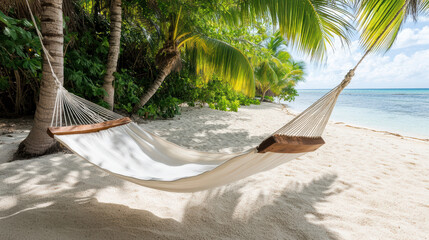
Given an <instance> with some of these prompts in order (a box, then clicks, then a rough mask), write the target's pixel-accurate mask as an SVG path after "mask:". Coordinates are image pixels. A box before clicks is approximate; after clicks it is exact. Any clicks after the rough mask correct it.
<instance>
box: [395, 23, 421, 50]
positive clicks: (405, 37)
mask: <svg viewBox="0 0 429 240" xmlns="http://www.w3.org/2000/svg"><path fill="white" fill-rule="evenodd" d="M427 44H429V26H425V27H423V28H421V29H411V28H405V29H403V30H402V31H401V32H399V34H398V37H397V39H396V41H395V44H394V45H393V49H401V48H407V47H413V46H418V45H427Z"/></svg>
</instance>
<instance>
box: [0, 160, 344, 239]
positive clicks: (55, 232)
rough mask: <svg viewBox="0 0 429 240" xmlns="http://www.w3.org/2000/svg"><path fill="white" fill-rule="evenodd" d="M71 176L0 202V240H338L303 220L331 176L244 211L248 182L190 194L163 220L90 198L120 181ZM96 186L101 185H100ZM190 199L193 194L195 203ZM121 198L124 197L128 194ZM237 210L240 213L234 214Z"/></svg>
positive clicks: (326, 191)
mask: <svg viewBox="0 0 429 240" xmlns="http://www.w3.org/2000/svg"><path fill="white" fill-rule="evenodd" d="M54 163H55V162H54ZM73 164H75V165H74V168H73V169H72V172H73V171H74V170H76V169H79V168H82V167H85V166H82V163H81V162H80V161H76V163H73ZM54 165H55V164H54ZM68 165H70V164H68ZM72 166H73V165H72ZM53 167H58V166H53ZM60 167H62V166H60ZM86 167H87V166H86ZM42 173H43V171H42ZM44 174H46V175H47V176H49V175H50V174H51V173H50V172H49V171H46V172H44ZM9 176H13V175H9ZM73 176H75V177H76V178H80V179H83V180H81V181H79V182H77V183H72V182H73V181H72V182H70V179H69V178H70V174H67V176H65V177H61V176H60V175H55V176H52V177H48V178H45V179H44V180H43V181H38V182H37V184H38V185H46V187H47V188H55V187H56V186H57V187H58V193H55V194H53V195H52V196H49V197H43V196H42V195H43V194H40V193H39V192H34V193H31V192H30V193H28V192H26V194H30V195H31V194H32V195H34V198H31V199H30V200H28V199H27V200H21V199H20V196H17V202H16V204H15V205H14V206H11V207H10V208H5V207H4V204H3V207H2V206H1V204H0V238H1V239H22V238H28V237H29V236H31V238H32V239H336V238H337V236H336V234H335V233H333V232H331V231H330V230H329V229H327V228H326V227H325V226H323V225H321V224H316V223H313V222H311V221H309V220H308V215H313V216H315V217H316V218H318V219H322V218H323V214H321V213H318V211H317V209H316V208H315V205H316V204H318V203H321V202H324V201H327V198H328V197H329V196H331V195H332V194H339V193H340V192H341V191H336V192H334V191H332V190H330V189H331V186H332V184H333V183H334V182H335V180H336V178H337V176H336V175H323V176H322V177H320V178H318V179H314V180H313V181H311V182H310V183H308V184H306V185H294V186H293V187H292V188H290V187H289V188H284V189H282V190H281V191H280V192H278V191H276V192H275V193H269V195H265V194H263V193H259V194H257V195H256V196H257V197H256V199H253V201H251V202H248V203H246V206H245V207H244V208H243V207H239V206H240V205H242V204H243V202H242V201H243V198H246V192H247V191H248V190H246V189H252V188H251V187H250V188H249V185H252V182H251V181H246V182H244V183H240V184H232V185H229V186H226V187H222V188H216V189H212V190H209V191H206V192H200V193H196V195H194V194H189V195H186V196H187V197H188V198H187V199H188V200H187V204H186V206H185V208H184V210H183V217H182V219H181V220H177V219H172V218H162V217H159V216H157V215H155V214H153V213H152V212H150V211H147V210H141V209H132V208H130V207H128V206H125V205H121V204H112V203H102V202H99V201H98V200H97V199H96V198H95V197H96V196H95V195H96V193H97V191H99V190H101V188H100V187H99V186H105V187H106V188H107V187H108V188H112V187H116V188H118V189H119V190H120V189H121V188H122V183H123V182H122V181H121V180H116V179H115V178H113V177H111V176H108V175H105V174H103V173H102V172H99V171H92V170H90V172H85V171H83V172H80V173H75V174H74V175H73ZM0 179H2V184H5V183H6V184H8V182H11V181H13V180H15V182H16V184H15V185H13V186H12V187H13V188H15V189H20V188H21V187H22V186H24V185H26V184H34V180H32V178H24V177H23V178H21V180H20V181H18V178H17V177H12V179H11V178H6V179H4V178H0ZM94 181H95V182H94ZM100 181H101V182H103V183H105V184H100ZM64 184H65V185H67V184H71V185H70V188H65V187H64ZM292 185H293V184H292ZM9 187H10V186H9ZM76 188H77V189H78V190H76ZM8 189H10V188H8ZM18 191H19V190H18ZM30 191H31V190H30ZM124 192H126V191H124ZM10 194H11V192H5V191H0V199H5V200H7V197H10ZM201 194H202V195H203V197H201ZM273 194H274V195H273ZM58 196H62V197H61V198H59V197H58ZM195 196H199V197H198V198H195V199H194V198H193V197H195ZM252 196H255V195H254V194H253V195H252ZM273 196H274V197H273ZM123 197H124V198H127V195H124V196H123ZM148 202H151V203H153V202H154V201H153V200H152V201H148ZM155 202H156V201H155ZM155 207H156V206H155ZM170 207H171V208H174V206H170ZM239 209H241V210H239ZM243 209H244V210H243ZM237 211H238V213H237ZM243 211H244V212H243ZM240 213H241V215H243V214H244V215H245V216H240ZM6 229H8V230H7V231H6Z"/></svg>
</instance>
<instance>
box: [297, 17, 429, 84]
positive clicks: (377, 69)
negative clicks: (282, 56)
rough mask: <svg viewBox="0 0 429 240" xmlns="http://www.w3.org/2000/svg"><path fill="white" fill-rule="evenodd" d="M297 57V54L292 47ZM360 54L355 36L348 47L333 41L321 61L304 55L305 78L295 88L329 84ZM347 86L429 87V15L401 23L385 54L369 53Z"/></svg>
mask: <svg viewBox="0 0 429 240" xmlns="http://www.w3.org/2000/svg"><path fill="white" fill-rule="evenodd" d="M291 52H292V55H293V56H295V59H296V60H299V59H300V54H297V53H294V51H291ZM362 55H363V51H362V49H361V48H360V47H359V42H358V39H357V37H356V39H354V40H353V41H352V42H351V44H350V46H349V47H346V48H343V47H341V44H340V42H339V41H338V42H336V43H335V50H332V49H329V50H328V55H327V56H328V58H327V60H326V62H325V63H323V64H314V63H311V62H310V61H309V60H305V59H306V58H305V57H301V59H304V61H305V62H306V66H307V71H306V72H307V74H306V80H305V82H302V83H299V84H298V86H297V88H298V89H319V88H322V89H324V88H332V87H334V86H335V85H336V84H338V83H339V82H340V81H341V80H342V78H343V77H344V75H345V74H346V73H347V72H348V70H349V69H351V68H352V67H353V66H354V65H355V64H356V63H357V61H358V60H359V59H360V57H361V56H362ZM348 87H349V88H429V17H423V16H421V17H419V19H418V22H417V23H414V22H412V21H408V22H407V23H405V24H404V26H403V27H402V30H401V31H400V33H399V35H398V38H397V39H396V42H395V44H394V46H393V47H392V48H391V49H390V50H389V51H388V52H387V53H385V54H382V53H378V54H370V55H369V56H367V58H366V59H365V60H364V62H363V63H362V64H361V65H360V66H359V68H358V69H357V70H356V75H355V77H354V78H353V80H352V82H351V83H350V85H349V86H348Z"/></svg>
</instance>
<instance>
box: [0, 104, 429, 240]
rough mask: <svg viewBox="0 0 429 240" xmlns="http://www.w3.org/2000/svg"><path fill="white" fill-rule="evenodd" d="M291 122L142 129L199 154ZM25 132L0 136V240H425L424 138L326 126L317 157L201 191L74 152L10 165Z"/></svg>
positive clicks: (274, 109) (428, 186)
mask: <svg viewBox="0 0 429 240" xmlns="http://www.w3.org/2000/svg"><path fill="white" fill-rule="evenodd" d="M291 118H292V116H291V115H290V114H288V113H287V111H286V109H284V107H283V106H281V105H278V104H271V103H264V104H262V105H260V106H257V105H252V106H249V107H242V108H240V109H239V111H238V112H222V111H216V110H212V109H209V108H184V109H183V111H182V115H179V116H176V117H175V118H174V119H170V120H157V121H148V122H142V123H141V126H142V127H143V128H145V129H147V130H150V131H152V132H154V133H156V134H158V135H160V136H162V137H164V138H166V139H167V140H169V141H172V142H174V143H177V144H179V145H182V146H185V147H188V148H193V149H197V150H204V151H211V152H239V151H244V150H246V149H248V148H251V147H254V146H256V145H258V144H259V143H260V142H261V141H262V140H263V139H264V138H265V137H266V136H268V135H269V134H271V133H272V132H274V131H275V130H277V129H278V128H280V127H281V126H282V125H284V124H285V123H286V122H287V121H288V120H290V119H291ZM28 132H29V129H19V130H16V131H14V132H4V133H3V134H2V135H0V239H429V141H422V140H418V139H413V138H407V137H402V136H396V135H393V134H390V133H386V132H377V131H373V130H369V129H362V128H356V127H351V126H348V125H347V123H334V122H331V123H329V124H328V126H327V129H326V131H325V133H324V135H323V138H324V139H325V141H326V144H325V145H324V146H323V147H322V148H320V149H319V150H317V151H316V152H312V153H308V154H307V155H305V156H303V157H301V158H298V159H296V160H293V161H291V162H289V163H286V164H283V165H281V166H280V167H278V168H275V169H273V170H270V171H267V172H262V173H259V174H256V175H253V176H251V177H248V178H246V179H243V180H241V181H238V182H235V183H233V184H230V185H227V186H223V187H219V188H215V189H210V190H207V191H202V192H196V193H170V192H163V191H158V190H153V189H149V188H145V187H141V186H138V185H135V184H133V183H129V182H126V181H123V180H120V179H117V178H115V177H113V176H110V175H108V174H107V173H105V172H103V171H101V170H99V169H97V168H96V167H94V166H93V165H91V164H90V163H88V162H86V161H85V160H83V159H81V158H79V157H77V156H75V155H73V154H64V153H57V154H53V155H48V156H43V157H40V158H37V159H31V160H27V161H15V162H11V163H8V162H7V161H8V160H10V159H11V157H12V155H13V152H14V151H15V150H16V148H17V147H18V144H19V142H20V141H22V140H23V139H24V138H25V136H26V135H27V134H28Z"/></svg>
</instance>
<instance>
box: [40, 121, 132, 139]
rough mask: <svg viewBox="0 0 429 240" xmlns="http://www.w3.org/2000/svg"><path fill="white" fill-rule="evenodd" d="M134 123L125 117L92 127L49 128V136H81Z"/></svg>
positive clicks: (91, 125)
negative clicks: (81, 134)
mask: <svg viewBox="0 0 429 240" xmlns="http://www.w3.org/2000/svg"><path fill="white" fill-rule="evenodd" d="M130 122H132V121H131V119H130V118H128V117H125V118H121V119H116V120H111V121H106V122H102V123H95V124H90V125H74V126H66V127H50V128H48V134H49V136H51V137H52V138H53V137H54V135H67V134H80V133H91V132H98V131H101V130H105V129H108V128H112V127H117V126H121V125H124V124H127V123H130Z"/></svg>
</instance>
